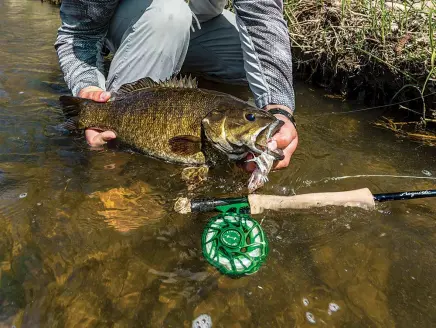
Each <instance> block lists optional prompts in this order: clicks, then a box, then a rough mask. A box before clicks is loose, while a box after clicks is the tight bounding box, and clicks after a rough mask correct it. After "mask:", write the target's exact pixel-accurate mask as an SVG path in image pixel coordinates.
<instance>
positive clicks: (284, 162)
mask: <svg viewBox="0 0 436 328" xmlns="http://www.w3.org/2000/svg"><path fill="white" fill-rule="evenodd" d="M297 146H298V135H297V136H296V137H295V138H294V139H292V141H291V143H290V144H289V145H288V146H287V147H286V148H285V149H283V154H284V155H285V158H284V159H282V160H281V161H279V162H277V164H276V165H274V167H273V169H274V170H279V169H282V168H285V167H287V166H288V165H289V162H290V161H291V157H292V154H293V153H294V152H295V150H296V149H297Z"/></svg>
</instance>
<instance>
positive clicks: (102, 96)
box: [78, 86, 117, 147]
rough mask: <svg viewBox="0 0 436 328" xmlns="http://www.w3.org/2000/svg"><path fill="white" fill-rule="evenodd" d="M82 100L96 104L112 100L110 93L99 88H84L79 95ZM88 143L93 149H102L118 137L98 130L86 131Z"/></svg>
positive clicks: (112, 133)
mask: <svg viewBox="0 0 436 328" xmlns="http://www.w3.org/2000/svg"><path fill="white" fill-rule="evenodd" d="M78 96H79V97H80V98H86V99H91V100H93V101H96V102H106V101H108V100H109V99H110V97H111V94H110V92H107V91H104V90H102V89H100V88H98V87H93V86H91V87H86V88H83V89H82V90H81V91H80V92H79V95H78ZM85 137H86V142H87V143H88V145H90V146H91V147H100V146H102V145H104V144H105V143H107V142H108V141H110V140H112V139H115V138H116V137H117V136H116V135H115V133H114V132H112V131H101V130H97V129H86V130H85Z"/></svg>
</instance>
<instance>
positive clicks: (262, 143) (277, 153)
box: [254, 120, 285, 160]
mask: <svg viewBox="0 0 436 328" xmlns="http://www.w3.org/2000/svg"><path fill="white" fill-rule="evenodd" d="M284 124H285V122H283V121H282V120H276V121H275V122H273V123H271V124H270V125H269V126H267V127H265V128H262V129H261V130H259V132H258V133H257V134H256V135H255V136H254V137H255V142H254V148H255V151H256V152H257V153H258V154H261V153H263V152H267V153H268V154H270V155H272V156H273V157H274V158H275V159H276V160H282V159H283V158H285V156H284V155H283V151H282V150H281V149H275V150H271V149H269V148H268V145H267V144H268V141H269V140H270V138H271V137H272V136H273V135H274V134H276V133H277V132H278V131H279V130H280V129H281V127H282V126H283V125H284Z"/></svg>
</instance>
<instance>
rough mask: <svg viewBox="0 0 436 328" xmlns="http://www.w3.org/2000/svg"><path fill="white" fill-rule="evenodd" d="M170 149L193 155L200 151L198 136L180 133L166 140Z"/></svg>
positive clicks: (177, 152) (181, 153)
mask: <svg viewBox="0 0 436 328" xmlns="http://www.w3.org/2000/svg"><path fill="white" fill-rule="evenodd" d="M168 143H169V145H170V148H171V151H172V152H174V153H176V154H180V155H194V154H196V153H198V152H200V151H201V139H200V137H196V136H191V135H180V136H175V137H174V138H171V139H170V140H169V141H168Z"/></svg>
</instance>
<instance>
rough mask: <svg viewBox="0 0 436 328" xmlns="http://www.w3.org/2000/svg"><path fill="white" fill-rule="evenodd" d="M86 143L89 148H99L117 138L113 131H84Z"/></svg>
mask: <svg viewBox="0 0 436 328" xmlns="http://www.w3.org/2000/svg"><path fill="white" fill-rule="evenodd" d="M85 137H86V141H87V142H88V144H89V145H90V146H91V147H100V146H102V145H104V144H106V143H107V142H108V141H110V140H112V139H115V138H116V137H117V136H116V135H115V133H114V132H113V131H103V132H101V131H99V130H95V129H86V130H85Z"/></svg>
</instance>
